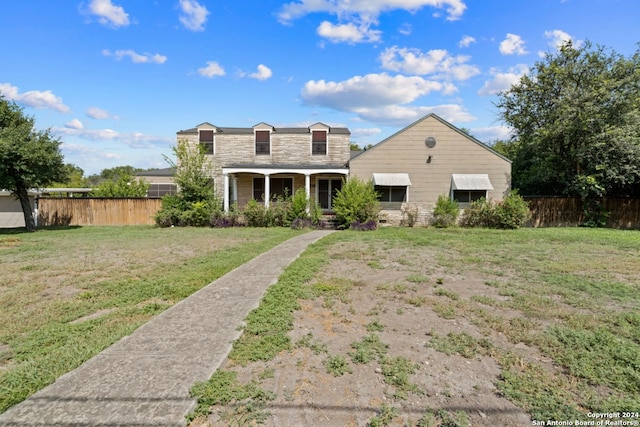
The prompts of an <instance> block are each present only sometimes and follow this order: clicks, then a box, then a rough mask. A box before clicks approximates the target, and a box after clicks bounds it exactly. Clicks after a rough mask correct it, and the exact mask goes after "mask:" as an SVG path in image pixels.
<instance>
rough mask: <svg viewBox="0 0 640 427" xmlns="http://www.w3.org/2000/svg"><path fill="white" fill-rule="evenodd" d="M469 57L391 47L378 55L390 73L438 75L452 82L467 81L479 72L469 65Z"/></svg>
mask: <svg viewBox="0 0 640 427" xmlns="http://www.w3.org/2000/svg"><path fill="white" fill-rule="evenodd" d="M470 59H471V58H470V57H469V56H463V55H459V56H451V55H450V54H449V52H447V51H446V50H444V49H434V50H430V51H428V52H426V53H425V52H422V51H420V50H419V49H409V48H399V47H397V46H393V47H390V48H387V49H385V50H384V51H383V52H382V53H381V54H380V61H381V62H382V67H383V68H384V69H387V70H392V71H402V72H406V73H411V74H419V75H427V74H433V75H438V77H440V78H445V79H452V80H467V79H469V78H471V77H473V76H475V75H477V74H480V70H479V69H478V68H477V67H475V66H473V65H469V64H467V63H466V62H468V61H469V60H470Z"/></svg>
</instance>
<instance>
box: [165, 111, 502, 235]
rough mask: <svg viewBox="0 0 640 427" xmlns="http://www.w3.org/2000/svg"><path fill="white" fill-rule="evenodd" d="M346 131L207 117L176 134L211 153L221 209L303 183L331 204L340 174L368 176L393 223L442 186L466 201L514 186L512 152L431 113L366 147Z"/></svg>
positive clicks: (429, 202) (428, 203) (422, 208)
mask: <svg viewBox="0 0 640 427" xmlns="http://www.w3.org/2000/svg"><path fill="white" fill-rule="evenodd" d="M349 137H350V132H349V130H348V129H346V128H341V127H331V126H328V125H326V124H324V123H316V124H314V125H311V126H309V127H296V128H291V127H286V128H279V127H274V126H272V125H269V124H267V123H259V124H257V125H255V126H253V127H247V128H232V127H218V126H215V125H212V124H210V123H207V122H205V123H202V124H200V125H198V126H196V127H195V128H192V129H187V130H181V131H179V132H177V139H178V141H181V140H186V141H188V142H189V144H191V145H193V146H195V145H197V144H200V145H201V146H203V147H204V148H205V152H206V153H207V155H208V156H211V159H212V160H213V162H212V163H213V178H214V185H215V188H216V193H217V194H218V195H222V199H223V204H224V209H225V210H228V209H229V207H230V206H231V205H233V204H234V203H237V205H238V206H240V207H242V206H244V205H245V204H246V203H247V202H248V201H249V200H251V199H255V200H257V201H261V202H264V203H265V205H266V206H268V205H269V203H270V202H271V201H273V200H275V199H276V198H277V197H279V196H284V195H291V194H293V193H294V192H295V191H297V190H298V189H299V188H304V189H305V191H306V194H307V195H308V196H307V197H310V198H312V199H313V200H315V201H317V202H318V204H319V205H320V207H321V208H322V209H323V210H325V211H330V210H331V208H332V199H333V195H335V194H336V192H337V191H338V190H340V189H341V188H342V182H343V179H346V178H347V177H348V176H357V177H359V178H361V179H363V180H366V181H368V180H373V183H374V185H375V187H376V190H377V191H378V193H379V194H380V201H381V207H382V209H383V210H382V218H383V219H386V220H387V221H388V222H391V223H397V222H399V221H400V220H401V219H402V216H403V210H406V209H408V208H411V209H416V210H417V213H418V215H419V216H420V217H422V218H423V221H427V220H428V219H429V218H430V216H431V214H432V212H433V208H434V206H435V204H436V200H437V199H438V196H439V195H440V194H445V195H448V196H449V197H451V198H452V199H454V200H456V201H458V202H459V204H460V206H461V207H465V206H467V205H468V204H469V203H470V202H472V201H474V200H478V199H479V198H481V197H485V198H487V199H494V200H501V199H502V198H503V197H504V196H505V195H506V194H507V193H508V192H509V190H510V188H511V161H510V160H509V159H507V158H505V157H504V156H502V155H500V154H498V153H497V152H495V151H493V150H492V149H491V148H490V147H488V146H487V145H485V144H483V143H482V142H480V141H478V140H477V139H475V138H473V137H472V136H470V135H468V134H466V133H465V132H463V131H461V130H460V129H458V128H456V127H454V126H453V125H451V124H450V123H448V122H446V121H445V120H443V119H442V118H440V117H438V116H437V115H435V114H429V115H428V116H426V117H423V118H422V119H420V120H418V121H416V122H415V123H413V124H411V125H409V126H407V127H406V128H404V129H402V130H400V131H399V132H397V133H396V134H394V135H392V136H390V137H389V138H387V139H385V140H384V141H382V142H380V143H379V144H377V145H375V146H374V147H372V148H370V149H368V150H366V151H362V152H351V151H350V140H349Z"/></svg>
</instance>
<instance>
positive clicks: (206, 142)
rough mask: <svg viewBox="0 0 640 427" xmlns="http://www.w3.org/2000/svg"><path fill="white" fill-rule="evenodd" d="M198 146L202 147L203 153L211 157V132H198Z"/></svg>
mask: <svg viewBox="0 0 640 427" xmlns="http://www.w3.org/2000/svg"><path fill="white" fill-rule="evenodd" d="M199 142H200V146H201V147H204V153H205V154H210V155H213V131H212V130H201V131H200V141H199Z"/></svg>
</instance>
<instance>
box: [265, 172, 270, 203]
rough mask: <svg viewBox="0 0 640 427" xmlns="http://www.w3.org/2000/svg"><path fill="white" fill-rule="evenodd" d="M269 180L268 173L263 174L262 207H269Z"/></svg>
mask: <svg viewBox="0 0 640 427" xmlns="http://www.w3.org/2000/svg"><path fill="white" fill-rule="evenodd" d="M270 187H271V182H270V181H269V175H265V176H264V207H265V208H268V207H269V199H271V188H270Z"/></svg>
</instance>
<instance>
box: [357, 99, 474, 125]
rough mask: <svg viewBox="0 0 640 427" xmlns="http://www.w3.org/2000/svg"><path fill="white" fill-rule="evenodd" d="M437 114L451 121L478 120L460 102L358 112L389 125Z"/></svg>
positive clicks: (375, 121)
mask: <svg viewBox="0 0 640 427" xmlns="http://www.w3.org/2000/svg"><path fill="white" fill-rule="evenodd" d="M431 113H434V114H437V115H438V116H440V117H442V118H443V119H445V120H446V121H448V122H451V123H464V122H471V121H474V120H476V117H474V116H473V115H472V114H470V113H469V112H467V111H465V109H464V108H463V107H462V106H461V105H458V104H442V105H435V106H402V105H391V106H387V107H384V108H370V109H363V110H361V111H359V112H358V114H359V116H360V117H361V118H363V119H364V120H368V121H371V122H374V123H379V124H382V125H387V126H406V125H408V124H410V123H412V122H414V121H416V120H418V119H420V118H422V117H424V116H426V115H427V114H431Z"/></svg>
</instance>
